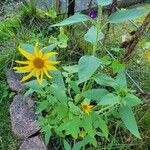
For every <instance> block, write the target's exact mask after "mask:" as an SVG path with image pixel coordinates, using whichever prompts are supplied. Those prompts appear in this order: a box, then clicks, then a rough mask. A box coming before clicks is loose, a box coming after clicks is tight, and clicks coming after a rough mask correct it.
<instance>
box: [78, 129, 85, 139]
mask: <svg viewBox="0 0 150 150" xmlns="http://www.w3.org/2000/svg"><path fill="white" fill-rule="evenodd" d="M79 136H80V137H82V138H84V137H85V136H86V132H85V131H84V130H83V129H82V130H81V131H80V133H79Z"/></svg>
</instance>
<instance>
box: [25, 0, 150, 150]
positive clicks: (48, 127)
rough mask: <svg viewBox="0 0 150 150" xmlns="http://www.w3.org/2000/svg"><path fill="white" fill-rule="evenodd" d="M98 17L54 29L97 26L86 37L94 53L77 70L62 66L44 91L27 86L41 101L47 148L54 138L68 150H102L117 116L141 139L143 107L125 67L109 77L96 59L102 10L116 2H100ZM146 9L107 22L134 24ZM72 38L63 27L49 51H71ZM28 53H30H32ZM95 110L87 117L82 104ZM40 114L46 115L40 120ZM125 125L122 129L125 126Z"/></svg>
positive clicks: (76, 18) (78, 16)
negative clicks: (138, 111) (138, 110)
mask: <svg viewBox="0 0 150 150" xmlns="http://www.w3.org/2000/svg"><path fill="white" fill-rule="evenodd" d="M97 2H98V5H99V12H98V18H97V21H96V20H93V19H91V18H90V17H89V16H87V15H83V14H75V15H73V16H71V17H69V18H67V19H65V20H63V21H62V22H60V23H58V24H55V25H52V26H51V27H58V26H59V27H62V26H66V25H72V24H74V23H80V22H84V21H89V22H91V24H92V26H91V28H90V29H89V30H88V31H87V33H86V34H85V36H84V39H85V41H87V42H89V43H90V44H92V45H93V50H91V52H90V54H93V55H88V54H87V55H85V56H82V57H81V58H80V59H79V61H78V63H77V64H76V65H73V66H63V67H62V68H63V72H62V73H61V72H59V71H54V72H50V73H51V74H52V76H53V79H52V80H51V82H50V83H49V82H47V81H46V80H45V81H44V83H43V85H42V86H39V85H38V83H37V81H36V80H32V81H30V82H27V83H26V86H27V87H28V88H29V90H28V91H27V92H26V93H25V95H26V96H27V95H28V94H31V93H33V92H36V93H38V96H39V98H40V99H41V102H38V106H37V110H36V113H37V114H39V118H38V123H39V125H40V126H41V128H42V129H41V132H44V133H45V141H46V144H48V142H49V139H50V137H51V136H52V135H57V136H59V137H60V138H61V139H63V140H64V148H65V149H66V150H71V149H72V150H80V149H81V148H82V147H85V146H86V145H88V144H92V145H93V146H95V147H97V139H98V138H99V137H102V138H105V139H106V140H108V138H109V129H108V125H109V118H110V116H111V114H113V115H114V114H117V116H119V118H121V119H122V121H123V123H124V126H125V127H126V128H127V129H128V130H129V131H130V132H131V133H132V134H133V135H134V136H136V137H137V138H141V137H140V133H139V131H138V127H137V124H136V120H135V117H134V113H133V111H132V108H133V107H135V106H137V105H139V104H141V103H142V102H141V100H140V99H139V98H138V97H136V96H135V95H134V91H132V90H131V89H129V88H128V86H127V81H126V74H125V71H124V65H122V64H120V63H118V62H117V61H116V64H115V63H114V68H117V67H118V64H119V65H120V66H119V69H114V70H113V71H112V72H113V73H116V75H115V77H112V76H110V75H107V74H105V72H104V70H103V68H107V67H108V65H109V64H110V63H108V60H104V59H101V58H98V56H97V57H96V52H97V51H98V50H99V48H98V42H99V41H101V40H103V37H104V34H103V33H102V29H103V27H104V26H105V25H106V24H104V26H101V15H102V14H101V13H102V7H103V6H106V5H108V4H111V3H112V0H98V1H97ZM149 12H150V11H149V10H145V9H131V10H124V11H119V12H115V13H114V14H112V15H111V16H110V18H109V19H108V20H107V23H114V24H116V23H122V22H124V21H127V20H128V19H135V18H138V17H141V16H143V15H145V14H148V13H149ZM67 41H68V37H67V36H66V35H65V34H64V30H63V28H60V34H59V36H58V37H57V38H55V37H53V36H51V37H50V44H51V45H50V46H48V48H46V50H45V51H46V52H47V51H51V50H53V49H54V48H55V47H56V46H58V47H59V48H65V47H67ZM27 49H28V50H29V48H27ZM83 102H86V103H88V104H89V105H91V106H92V109H91V111H89V112H88V113H85V111H84V108H83V107H82V103H83ZM40 115H41V116H40ZM124 126H123V127H124ZM67 137H71V138H72V139H74V140H75V142H74V145H69V143H68V142H67V140H66V139H67Z"/></svg>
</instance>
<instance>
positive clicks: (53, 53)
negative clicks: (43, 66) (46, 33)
mask: <svg viewBox="0 0 150 150" xmlns="http://www.w3.org/2000/svg"><path fill="white" fill-rule="evenodd" d="M56 54H58V53H56V52H49V53H47V54H45V55H44V56H43V58H44V59H49V57H52V56H53V55H56Z"/></svg>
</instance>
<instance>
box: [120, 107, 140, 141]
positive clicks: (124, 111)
mask: <svg viewBox="0 0 150 150" xmlns="http://www.w3.org/2000/svg"><path fill="white" fill-rule="evenodd" d="M119 114H120V117H121V119H122V121H123V122H124V124H125V126H126V127H127V129H128V130H129V131H130V132H131V133H132V134H133V135H134V136H136V137H137V138H139V139H141V137H140V133H139V131H138V127H137V123H136V120H135V117H134V114H133V112H132V109H131V108H130V107H125V106H124V107H120V108H119Z"/></svg>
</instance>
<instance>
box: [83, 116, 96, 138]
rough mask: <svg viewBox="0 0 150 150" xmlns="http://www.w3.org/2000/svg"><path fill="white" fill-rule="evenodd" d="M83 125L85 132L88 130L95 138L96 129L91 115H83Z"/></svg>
mask: <svg viewBox="0 0 150 150" xmlns="http://www.w3.org/2000/svg"><path fill="white" fill-rule="evenodd" d="M81 125H82V127H83V128H84V130H85V132H87V133H88V135H90V136H91V137H93V138H94V135H95V131H94V128H93V122H92V118H91V115H87V114H85V115H84V116H83V119H82V123H81Z"/></svg>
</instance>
